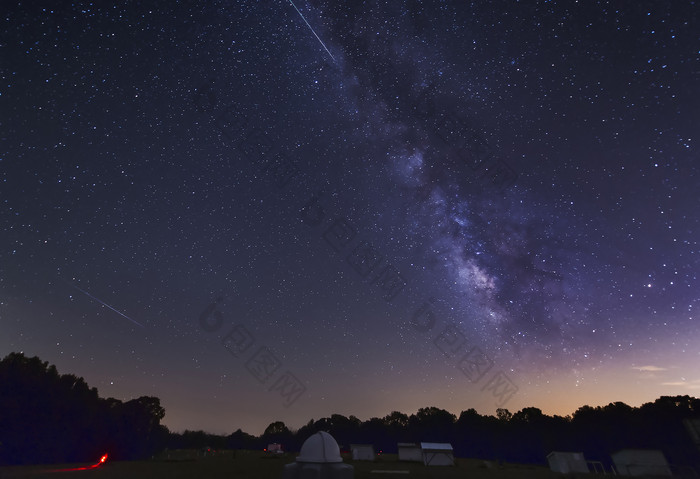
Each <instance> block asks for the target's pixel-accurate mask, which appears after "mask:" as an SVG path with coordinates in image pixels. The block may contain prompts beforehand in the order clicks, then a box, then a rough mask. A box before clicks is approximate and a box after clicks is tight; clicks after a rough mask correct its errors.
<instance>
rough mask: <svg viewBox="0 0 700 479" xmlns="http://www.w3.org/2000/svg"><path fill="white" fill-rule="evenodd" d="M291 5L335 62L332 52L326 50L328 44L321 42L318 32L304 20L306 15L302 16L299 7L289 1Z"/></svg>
mask: <svg viewBox="0 0 700 479" xmlns="http://www.w3.org/2000/svg"><path fill="white" fill-rule="evenodd" d="M289 3H291V4H292V6H293V7H294V10H296V11H297V13H298V14H299V16H300V17H301V19H302V20H304V23H306V26H307V27H309V30H311V33H313V34H314V36H315V37H316V39H317V40H318V41H319V42H320V43H321V45H323V48H324V49H325V50H326V51H327V52H328V55H330V57H331V58H332V59H333V61H334V62H335V57H334V56H333V55H332V54H331V52H330V50H328V48H326V44H325V43H323V40H321V39H320V38H319V36H318V35H316V32H315V31H314V29H313V28H311V25H309V22H307V21H306V18H304V15H302V14H301V12H300V11H299V9H298V8H297V6H296V5H294V2H292V0H289Z"/></svg>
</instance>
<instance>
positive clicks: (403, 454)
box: [397, 442, 423, 462]
mask: <svg viewBox="0 0 700 479" xmlns="http://www.w3.org/2000/svg"><path fill="white" fill-rule="evenodd" d="M397 446H398V450H399V461H411V462H423V453H422V452H421V449H420V445H418V444H416V443H415V442H400V443H398V444H397Z"/></svg>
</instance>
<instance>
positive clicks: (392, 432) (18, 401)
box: [0, 353, 700, 468]
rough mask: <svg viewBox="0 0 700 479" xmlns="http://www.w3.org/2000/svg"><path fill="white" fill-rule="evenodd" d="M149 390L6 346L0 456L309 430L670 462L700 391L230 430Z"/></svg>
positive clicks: (224, 441) (216, 442)
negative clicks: (170, 423)
mask: <svg viewBox="0 0 700 479" xmlns="http://www.w3.org/2000/svg"><path fill="white" fill-rule="evenodd" d="M164 415H165V411H164V409H163V408H162V407H161V406H160V401H159V399H158V398H154V397H141V398H138V399H134V400H131V401H128V402H125V403H124V402H122V401H119V400H116V399H112V398H109V399H102V398H99V397H98V394H97V390H96V389H95V388H92V389H90V388H89V387H88V385H87V384H86V383H85V381H84V380H83V379H82V378H77V377H75V376H73V375H59V374H58V372H57V371H56V368H55V367H54V366H49V365H48V363H46V362H42V361H41V360H40V359H39V358H36V357H34V358H26V357H25V356H24V355H23V354H20V353H12V354H10V355H9V356H7V357H6V358H4V359H3V360H2V361H0V463H4V464H29V463H47V462H72V461H90V460H94V459H95V458H96V457H99V456H100V455H101V454H103V453H104V452H108V453H109V454H110V456H111V457H113V458H115V459H140V458H147V457H151V456H152V455H153V454H155V453H157V452H158V451H162V450H164V449H166V448H167V449H200V450H202V449H206V448H208V449H213V450H217V449H258V450H262V449H263V448H265V447H267V445H268V444H270V443H281V444H282V445H283V447H284V449H285V450H286V451H297V450H299V448H300V447H301V444H302V443H303V442H304V441H305V440H306V439H307V438H308V437H309V436H310V435H312V434H314V433H315V432H318V431H327V432H329V433H330V434H331V435H333V437H335V439H336V440H337V441H338V443H339V444H340V445H341V447H343V448H345V449H347V448H348V447H349V445H350V444H373V445H374V447H375V450H376V451H383V452H385V453H395V452H396V449H397V443H399V442H449V443H451V444H452V446H453V447H454V452H455V455H456V456H457V457H472V458H480V459H485V460H492V461H504V462H516V463H538V464H543V463H545V462H546V456H547V454H549V453H550V452H552V451H574V452H583V453H584V454H585V456H586V459H588V460H595V461H601V462H603V463H604V464H605V465H606V466H609V465H610V453H612V452H615V451H617V450H620V449H625V448H645V449H660V450H661V451H663V453H664V454H665V456H666V458H667V459H668V460H669V462H670V463H671V464H676V465H684V466H688V465H689V466H693V467H696V468H697V467H698V466H700V454H699V453H698V450H697V448H696V446H695V445H694V444H693V442H692V439H691V436H690V434H689V433H688V431H686V430H685V426H684V424H683V420H684V419H689V418H698V417H700V400H699V399H696V398H693V397H690V396H673V397H670V396H662V397H660V398H659V399H657V400H656V401H654V402H653V403H646V404H643V405H642V406H640V407H631V406H628V405H627V404H624V403H621V402H615V403H610V404H608V405H607V406H603V407H590V406H582V407H581V408H579V409H578V410H577V411H576V412H574V413H573V415H571V416H566V417H562V416H548V415H546V414H543V413H542V411H541V410H540V409H538V408H535V407H528V408H524V409H522V410H520V411H518V412H516V413H511V412H510V411H508V410H507V409H498V410H497V411H496V415H495V416H485V415H481V414H479V413H477V412H476V410H474V409H467V410H466V411H463V412H462V413H461V414H460V415H459V416H455V415H454V414H452V413H450V412H448V411H446V410H444V409H439V408H436V407H425V408H421V409H419V410H418V411H417V412H416V413H415V414H411V415H408V414H404V413H401V412H398V411H394V412H392V413H390V414H388V415H386V416H385V417H382V418H376V417H375V418H371V419H368V420H365V421H362V420H360V419H358V418H357V417H355V416H349V417H345V416H342V415H340V414H333V415H331V416H330V417H325V418H321V419H318V420H310V421H309V422H308V423H307V424H306V425H304V426H302V427H301V428H299V429H298V430H291V429H289V428H288V427H287V426H286V425H285V424H284V423H283V422H281V421H275V422H272V423H271V424H270V425H269V426H268V427H267V428H266V429H265V431H264V433H263V434H262V435H260V436H254V435H251V434H247V433H245V432H243V431H242V430H241V429H237V430H236V431H235V432H233V433H232V434H230V435H216V434H210V433H206V432H204V431H185V432H183V433H173V432H169V431H168V429H167V428H166V427H165V426H163V425H161V424H160V420H161V419H162V418H163V417H164Z"/></svg>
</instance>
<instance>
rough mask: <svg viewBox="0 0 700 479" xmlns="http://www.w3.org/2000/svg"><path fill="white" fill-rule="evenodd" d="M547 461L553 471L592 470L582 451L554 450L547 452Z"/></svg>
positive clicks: (570, 472)
mask: <svg viewBox="0 0 700 479" xmlns="http://www.w3.org/2000/svg"><path fill="white" fill-rule="evenodd" d="M547 462H548V463H549V468H550V469H551V470H552V471H554V472H560V473H562V474H573V473H587V472H590V471H589V469H588V464H587V463H586V458H585V457H583V453H582V452H559V451H552V452H550V453H549V454H547Z"/></svg>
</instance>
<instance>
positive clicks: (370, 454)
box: [350, 444, 374, 461]
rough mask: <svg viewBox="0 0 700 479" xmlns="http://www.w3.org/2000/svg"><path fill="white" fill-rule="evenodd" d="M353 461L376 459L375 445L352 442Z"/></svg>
mask: <svg viewBox="0 0 700 479" xmlns="http://www.w3.org/2000/svg"><path fill="white" fill-rule="evenodd" d="M350 451H351V452H352V460H353V461H374V446H373V445H371V444H350Z"/></svg>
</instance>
